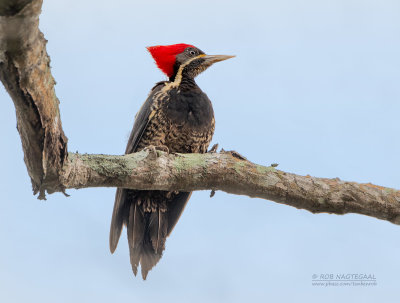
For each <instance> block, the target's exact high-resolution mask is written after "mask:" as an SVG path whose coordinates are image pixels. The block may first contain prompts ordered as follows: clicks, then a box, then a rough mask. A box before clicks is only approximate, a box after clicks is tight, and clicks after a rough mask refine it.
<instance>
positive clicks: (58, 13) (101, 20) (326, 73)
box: [0, 0, 400, 303]
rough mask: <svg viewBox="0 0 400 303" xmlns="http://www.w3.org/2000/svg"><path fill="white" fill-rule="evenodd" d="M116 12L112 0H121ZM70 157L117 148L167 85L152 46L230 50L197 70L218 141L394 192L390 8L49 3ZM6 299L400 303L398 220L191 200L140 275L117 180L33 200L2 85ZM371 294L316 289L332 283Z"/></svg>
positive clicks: (228, 198) (396, 64) (386, 4)
mask: <svg viewBox="0 0 400 303" xmlns="http://www.w3.org/2000/svg"><path fill="white" fill-rule="evenodd" d="M111 3H112V4H111ZM40 29H41V30H42V31H43V33H44V35H45V37H46V39H47V40H48V41H49V42H48V44H47V51H48V53H49V55H50V57H51V67H52V72H53V75H54V77H55V79H56V81H57V85H56V93H57V96H58V97H59V99H60V102H61V103H60V110H61V118H62V123H63V128H64V131H65V134H66V136H67V137H68V138H69V142H68V148H69V151H70V152H75V151H79V152H82V153H84V152H86V153H103V154H122V153H123V151H124V150H125V145H126V143H127V140H128V135H129V132H130V130H131V127H132V124H133V120H134V116H135V113H136V112H137V111H138V109H139V107H140V105H141V104H142V103H143V101H144V100H145V98H146V97H147V94H148V92H149V90H150V89H151V88H152V86H153V84H154V83H155V82H157V81H160V80H164V79H165V76H164V75H163V74H162V73H161V72H160V71H159V70H158V69H157V68H156V66H155V64H154V62H153V61H152V59H151V57H150V55H149V54H148V52H147V51H146V49H145V47H146V46H150V45H158V44H174V43H189V44H193V45H195V46H197V47H199V48H200V49H202V50H203V51H204V52H206V53H209V54H228V55H236V58H234V59H231V60H228V61H224V62H221V63H217V64H215V65H214V66H212V67H211V68H209V69H208V70H207V71H205V72H204V73H203V74H201V75H200V76H199V77H198V78H197V83H198V85H199V86H200V87H201V88H202V90H203V91H204V92H206V93H207V95H208V96H209V98H210V99H211V101H212V102H213V106H214V111H215V119H216V131H215V135H214V139H213V142H212V143H219V145H220V147H223V148H224V149H225V150H229V149H234V150H236V151H238V152H239V153H241V154H242V155H245V156H246V157H247V158H248V159H249V160H251V161H253V162H256V163H259V164H264V165H269V164H271V163H279V167H278V168H279V169H281V170H284V171H287V172H292V173H296V174H301V175H306V174H310V175H312V176H317V177H329V178H334V177H339V178H340V179H342V180H347V181H357V182H372V183H374V184H378V185H382V186H387V187H392V188H398V189H400V161H399V150H400V140H399V133H400V122H399V112H400V102H399V101H400V85H399V83H400V56H399V53H400V38H399V37H400V2H399V1H397V0H393V1H389V0H381V1H370V0H363V1H361V0H346V1H344V0H340V1H339V0H336V1H333V0H327V1H317V0H315V1H312V0H302V1H295V0H291V1H290V0H282V1H269V0H267V1H256V0H247V1H233V0H230V1H227V0H221V1H211V0H203V1H201V2H199V1H180V0H170V1H161V0H154V1H128V0H115V1H112V2H110V1H100V0H97V1H94V0H88V1H71V0H69V1H67V0H57V1H49V0H44V5H43V13H42V15H41V18H40ZM0 101H1V103H0V104H1V110H0V129H1V133H0V134H1V137H2V140H1V143H0V144H1V148H0V159H1V161H0V169H1V174H0V192H1V199H0V239H1V241H2V249H0V301H1V302H9V303H13V302H43V303H47V302H61V303H62V302H88V301H90V302H96V303H101V302H111V301H112V302H122V301H124V302H143V301H146V302H160V301H162V302H165V303H167V302H188V301H190V302H243V301H247V302H267V301H271V302H287V301H294V300H295V301H296V302H310V301H312V302H322V301H323V302H325V303H329V302H338V301H342V302H348V301H349V300H350V298H351V299H352V300H354V298H357V301H363V302H377V301H378V300H379V301H381V302H389V303H390V302H397V301H398V285H399V282H400V276H399V272H400V261H399V255H400V226H396V225H393V224H391V223H389V222H386V221H380V220H377V219H374V218H370V217H366V216H361V215H355V214H348V215H344V216H337V215H329V214H317V215H314V214H311V213H309V212H307V211H305V210H298V209H295V208H292V207H290V206H286V205H280V204H277V203H275V202H271V201H266V200H261V199H251V198H249V197H246V196H235V195H228V194H225V193H223V192H217V193H216V195H215V196H214V197H213V198H212V199H210V198H209V194H210V193H209V192H208V191H203V192H196V193H194V194H193V196H192V198H191V200H190V202H189V204H188V206H187V207H186V209H185V212H184V214H183V216H182V217H181V219H180V221H179V223H178V224H177V226H176V227H175V229H174V232H173V233H172V235H171V236H170V237H169V238H168V240H167V243H166V250H165V252H164V256H163V258H162V260H161V261H160V262H159V264H158V265H157V266H156V267H155V268H154V269H153V270H152V271H151V272H150V273H149V276H148V278H147V280H146V281H142V279H141V278H140V277H136V278H135V277H134V275H133V273H132V271H131V268H130V263H129V252H128V246H127V241H126V234H125V232H124V233H123V235H122V237H121V240H120V244H119V246H118V248H117V251H116V253H114V255H111V254H110V252H109V249H108V232H109V224H110V220H111V212H112V208H113V202H114V192H115V189H113V188H96V189H81V190H68V193H69V194H70V195H71V196H70V197H69V198H66V197H64V196H63V195H62V194H58V193H57V194H53V195H49V196H48V197H47V201H39V200H37V199H36V197H34V196H33V195H32V191H31V184H30V180H29V177H28V174H27V171H26V167H25V165H24V162H23V152H22V148H21V142H20V139H19V135H18V132H17V130H16V120H15V110H14V107H13V103H12V101H11V99H10V98H9V96H8V95H7V93H6V92H5V89H4V87H3V86H2V85H0ZM355 273H359V274H360V273H361V274H373V275H374V276H375V278H376V281H377V285H376V286H329V287H321V286H313V285H312V281H311V280H312V276H313V275H318V276H319V275H321V274H334V275H336V274H355Z"/></svg>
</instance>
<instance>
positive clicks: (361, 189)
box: [0, 0, 400, 224]
mask: <svg viewBox="0 0 400 303" xmlns="http://www.w3.org/2000/svg"><path fill="white" fill-rule="evenodd" d="M41 5H42V0H0V80H1V81H2V82H3V84H4V86H5V87H6V89H7V91H8V93H9V94H10V96H11V98H12V100H13V102H14V105H15V109H16V114H17V127H18V131H19V133H20V136H21V141H22V147H23V150H24V159H25V163H26V166H27V169H28V173H29V175H30V177H31V180H32V184H33V189H34V193H36V192H38V191H39V192H40V195H39V198H44V192H45V190H47V191H48V192H50V193H51V192H55V191H63V190H64V189H65V188H83V187H100V186H113V187H126V188H133V189H146V190H150V189H153V190H169V191H175V190H181V191H192V190H202V189H212V190H222V191H225V192H228V193H232V194H239V195H248V196H250V197H258V198H263V199H268V200H272V201H275V202H278V203H283V204H288V205H291V206H294V207H297V208H302V209H306V210H309V211H311V212H313V213H319V212H327V213H335V214H345V213H359V214H364V215H368V216H372V217H376V218H378V219H382V220H387V221H390V222H393V223H396V224H400V192H399V191H397V190H393V189H389V188H384V187H380V186H375V185H372V184H358V183H354V182H343V181H340V180H339V179H323V178H314V177H310V176H305V177H304V176H298V175H294V174H289V173H285V172H282V171H279V170H276V169H274V168H273V167H264V166H260V165H256V164H253V163H251V162H248V161H246V160H243V159H239V158H237V157H235V156H233V155H232V154H230V153H219V154H217V153H210V154H204V155H199V154H185V155H166V154H164V153H160V152H156V151H155V150H152V149H147V150H145V151H142V152H139V153H136V154H132V155H126V156H106V155H80V154H69V156H68V154H67V138H66V137H65V135H64V132H63V130H62V127H61V120H60V114H59V107H58V104H59V101H58V99H57V97H56V95H55V92H54V79H53V77H52V75H51V72H50V59H49V57H48V55H47V53H46V47H45V45H46V40H45V39H44V37H43V34H42V33H41V32H40V31H39V29H38V23H39V14H40V9H41Z"/></svg>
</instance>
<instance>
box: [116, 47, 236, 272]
mask: <svg viewBox="0 0 400 303" xmlns="http://www.w3.org/2000/svg"><path fill="white" fill-rule="evenodd" d="M147 50H148V51H149V52H150V54H151V56H152V57H153V59H154V61H155V63H156V65H157V66H158V67H159V68H160V70H161V71H162V72H163V73H164V74H165V75H166V76H167V77H168V78H169V79H168V81H161V82H158V83H157V84H156V85H155V86H154V87H153V88H152V90H151V91H150V94H149V96H148V98H147V100H146V101H145V102H144V104H143V105H142V107H141V108H140V110H139V112H138V113H137V114H136V116H135V122H134V125H133V129H132V132H131V134H130V138H129V141H128V145H127V147H126V150H125V154H129V153H134V152H137V151H140V150H142V149H144V148H146V147H149V146H154V147H156V148H159V149H162V150H166V151H168V152H174V153H205V152H207V148H208V146H209V144H210V142H211V139H212V136H213V134H214V128H215V120H214V111H213V108H212V104H211V101H210V100H209V99H208V97H207V95H206V94H205V93H204V92H203V91H202V90H201V89H200V88H199V87H198V86H197V84H196V82H195V80H194V78H195V77H196V76H197V75H199V74H200V73H201V72H203V71H204V70H206V69H207V68H208V67H210V66H211V65H212V64H214V63H215V62H219V61H223V60H226V59H229V58H232V57H234V56H226V55H206V54H205V53H204V52H203V51H201V50H200V49H198V48H197V47H195V46H193V45H189V44H183V43H181V44H174V45H157V46H150V47H147ZM190 195H191V192H176V191H174V192H167V191H144V190H131V189H124V188H118V189H117V191H116V195H115V203H114V210H113V214H112V219H111V228H110V251H111V253H113V252H114V251H115V249H116V247H117V245H118V241H119V238H120V235H121V231H122V228H123V226H126V228H127V236H128V243H129V254H130V262H131V265H132V271H133V273H134V274H135V276H136V274H137V270H138V267H139V264H140V266H141V272H142V277H143V279H144V280H145V279H146V277H147V274H148V272H149V271H150V270H151V269H152V268H153V267H154V266H155V265H156V264H157V263H158V261H159V260H160V259H161V257H162V254H163V251H164V249H165V241H166V238H167V237H168V236H169V235H170V233H171V231H172V229H173V228H174V226H175V224H176V223H177V221H178V219H179V217H180V216H181V214H182V212H183V210H184V208H185V205H186V203H187V201H188V200H189V198H190Z"/></svg>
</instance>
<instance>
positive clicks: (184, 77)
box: [169, 69, 197, 90]
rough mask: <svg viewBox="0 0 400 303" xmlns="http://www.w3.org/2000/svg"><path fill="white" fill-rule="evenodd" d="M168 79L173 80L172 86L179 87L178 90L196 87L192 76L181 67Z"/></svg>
mask: <svg viewBox="0 0 400 303" xmlns="http://www.w3.org/2000/svg"><path fill="white" fill-rule="evenodd" d="M169 81H171V82H173V83H174V86H175V87H177V88H179V89H180V90H190V89H194V88H197V84H196V82H195V81H194V78H193V77H191V76H190V75H189V74H188V73H186V72H185V71H184V70H182V69H179V70H178V71H177V72H176V73H175V74H174V75H173V76H172V77H170V78H169Z"/></svg>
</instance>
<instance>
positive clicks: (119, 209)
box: [110, 188, 129, 253]
mask: <svg viewBox="0 0 400 303" xmlns="http://www.w3.org/2000/svg"><path fill="white" fill-rule="evenodd" d="M127 195H128V191H127V190H126V189H123V188H117V192H116V193H115V204H114V210H113V214H112V219H111V227H110V251H111V253H114V251H115V249H116V248H117V245H118V241H119V238H120V236H121V231H122V226H123V225H124V223H126V222H125V221H126V219H127V218H126V215H127V213H128V212H129V208H128V206H129V203H127Z"/></svg>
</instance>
